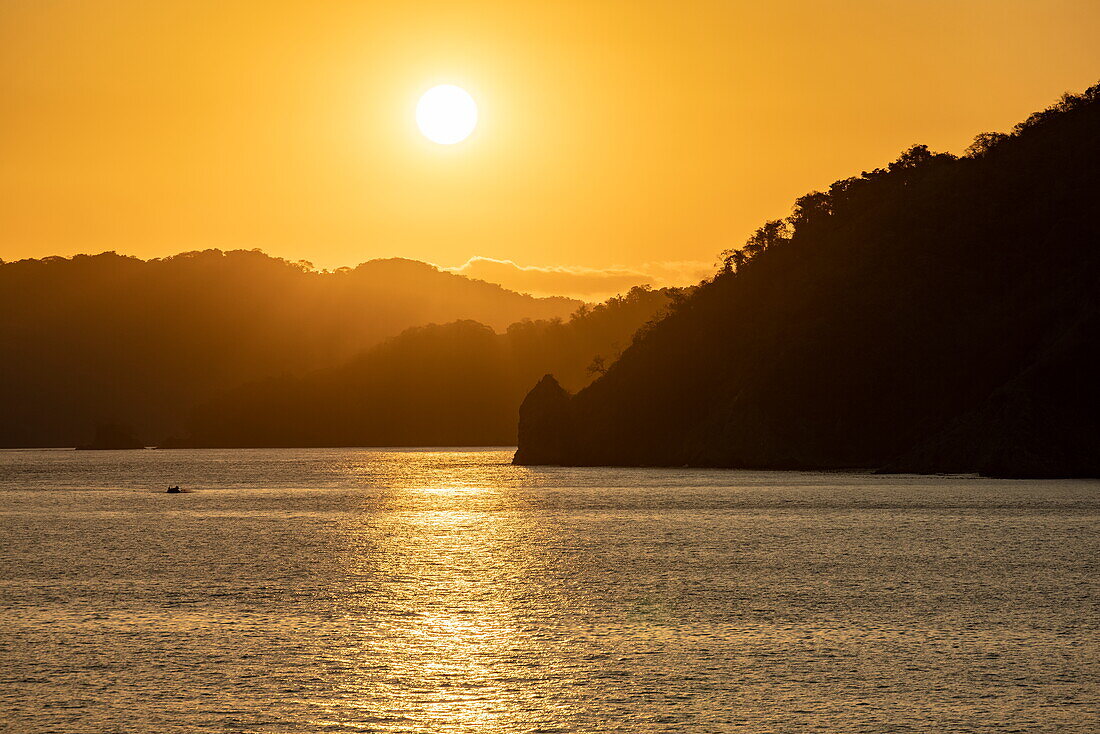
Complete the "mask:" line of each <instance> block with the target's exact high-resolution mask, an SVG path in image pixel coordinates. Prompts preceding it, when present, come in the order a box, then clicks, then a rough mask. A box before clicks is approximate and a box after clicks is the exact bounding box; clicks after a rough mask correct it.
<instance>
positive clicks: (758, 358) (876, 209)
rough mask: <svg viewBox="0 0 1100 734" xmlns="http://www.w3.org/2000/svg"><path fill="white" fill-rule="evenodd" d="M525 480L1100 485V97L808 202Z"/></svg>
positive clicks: (666, 331)
mask: <svg viewBox="0 0 1100 734" xmlns="http://www.w3.org/2000/svg"><path fill="white" fill-rule="evenodd" d="M724 259H725V267H724V268H723V269H722V271H721V272H720V273H719V274H718V275H717V276H716V277H715V278H714V279H713V281H711V282H707V283H705V284H703V285H702V286H700V287H699V288H698V289H696V290H695V292H694V293H693V294H692V295H691V296H690V297H689V298H686V299H684V300H683V301H682V302H680V303H678V304H677V305H676V306H675V307H674V308H673V310H672V312H671V313H670V315H669V316H668V317H667V318H665V319H664V320H662V321H661V322H659V323H657V324H655V325H654V326H653V327H652V328H650V329H648V330H647V331H646V332H645V333H644V334H641V335H640V336H639V338H638V339H636V340H635V342H634V344H633V346H631V347H630V348H629V349H628V350H626V352H625V353H624V354H623V355H622V357H621V358H620V359H619V360H618V361H617V362H616V363H615V364H614V365H613V366H612V367H611V368H610V369H609V370H608V371H607V373H606V374H605V375H604V376H602V377H601V378H600V379H598V380H596V381H595V382H594V383H593V384H591V385H590V386H588V387H587V388H585V389H583V390H581V391H580V392H579V393H577V394H576V395H574V396H569V395H568V394H567V393H565V392H564V391H562V390H561V388H560V387H559V386H558V385H556V384H554V381H553V379H552V378H546V379H544V380H543V381H542V382H540V383H539V385H538V386H537V387H536V388H535V389H534V390H533V391H532V392H531V394H530V395H528V397H527V399H526V400H525V402H524V404H523V407H522V408H521V412H520V433H519V450H518V451H517V453H516V458H515V461H516V462H517V463H521V464H545V463H550V464H617V465H685V464H687V465H697V466H725V467H744V468H789V469H834V468H852V467H866V468H879V469H886V470H891V471H920V472H982V473H985V474H991V475H999V476H1039V477H1041V476H1098V475H1100V410H1098V409H1100V386H1098V381H1097V375H1100V348H1098V336H1100V328H1098V327H1100V316H1098V303H1097V300H1098V295H1100V85H1098V86H1094V87H1092V88H1091V89H1089V90H1088V91H1087V92H1085V93H1084V94H1081V95H1067V96H1065V97H1063V99H1062V100H1061V101H1060V102H1059V103H1058V104H1056V105H1054V106H1053V107H1051V108H1050V109H1048V110H1044V111H1042V112H1039V113H1036V114H1035V115H1032V116H1031V117H1030V118H1028V119H1027V120H1026V121H1024V122H1023V123H1021V124H1020V125H1018V126H1017V127H1016V128H1015V130H1014V131H1013V132H1012V133H1010V134H999V133H986V134H982V135H979V136H978V137H977V138H976V140H975V142H974V144H973V145H972V146H971V148H970V150H969V151H968V152H967V154H966V155H965V156H963V157H959V158H956V157H954V156H951V155H946V154H937V153H933V152H931V151H929V150H928V148H927V147H925V146H914V147H912V148H910V149H909V150H907V151H905V152H904V153H903V154H902V155H901V157H900V158H899V159H898V160H896V161H894V162H893V163H891V164H890V165H889V166H888V167H886V168H885V169H876V170H874V171H869V172H864V173H863V174H862V175H860V176H856V177H853V178H849V179H845V180H842V181H837V182H836V183H834V184H833V185H832V186H831V187H830V188H829V190H828V191H825V192H817V191H815V192H812V193H810V194H807V195H806V196H803V197H801V198H799V199H798V200H797V201H796V202H795V205H794V208H793V212H792V214H791V216H790V217H789V218H787V219H786V220H783V221H773V222H768V223H766V224H765V225H764V226H762V227H761V228H760V229H759V230H758V231H757V232H756V233H755V234H754V235H753V236H752V237H751V238H750V239H749V241H748V242H747V243H746V245H745V246H744V247H742V248H738V249H736V250H731V251H728V252H726V253H724Z"/></svg>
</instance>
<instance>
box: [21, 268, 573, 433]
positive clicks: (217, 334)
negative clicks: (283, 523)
mask: <svg viewBox="0 0 1100 734" xmlns="http://www.w3.org/2000/svg"><path fill="white" fill-rule="evenodd" d="M581 305H582V304H581V302H580V301H575V300H572V299H568V298H534V297H532V296H528V295H524V294H520V293H516V292H514V291H509V290H507V289H505V288H502V287H501V286H499V285H495V284H491V283H486V282H484V281H478V280H471V279H469V278H466V277H464V276H461V275H456V274H454V273H448V272H443V271H440V270H439V269H437V268H436V267H435V266H432V265H429V264H427V263H422V262H418V261H414V260H405V259H399V258H394V259H388V260H372V261H369V262H365V263H363V264H362V265H359V266H358V267H355V268H341V269H339V270H336V271H333V272H319V271H316V270H313V269H312V267H311V266H309V265H308V264H307V263H292V262H288V261H286V260H281V259H279V258H274V257H271V256H268V255H265V254H263V253H262V252H259V251H243V250H234V251H229V252H222V251H220V250H205V251H201V252H187V253H183V254H180V255H176V256H173V257H167V258H162V259H154V260H140V259H138V258H135V257H125V256H121V255H118V254H116V253H113V252H107V253H102V254H99V255H77V256H75V257H72V258H62V257H48V258H43V259H40V260H20V261H16V262H7V263H0V345H2V347H0V349H2V350H3V351H2V355H0V356H2V357H3V358H2V359H0V405H3V417H4V420H3V421H0V446H2V447H21V446H76V445H84V444H89V443H91V442H93V437H94V435H95V432H96V427H97V426H98V425H100V424H103V423H111V424H119V425H125V426H130V427H132V429H133V430H134V431H135V432H136V434H137V435H138V436H141V437H143V438H145V437H148V438H149V440H150V441H151V442H154V443H155V442H157V441H159V440H161V439H162V438H163V437H165V436H168V435H172V434H175V433H178V432H179V431H181V430H182V429H183V426H184V423H185V422H186V420H187V419H188V418H189V416H190V414H191V412H192V410H193V408H194V406H195V405H197V404H199V403H202V402H205V401H207V400H210V399H212V398H213V397H214V396H215V395H216V394H218V393H220V392H222V391H225V390H228V389H230V388H233V387H236V386H238V385H240V384H243V383H246V382H249V381H254V380H260V379H265V378H272V377H277V376H282V375H288V374H297V373H301V372H305V371H309V370H316V369H323V368H327V367H333V366H336V365H339V364H342V363H344V362H346V361H347V360H349V359H351V358H352V357H353V356H354V355H356V354H358V353H360V352H362V351H363V350H364V349H367V348H369V347H371V346H373V345H376V344H378V343H380V342H382V341H383V340H385V339H387V338H390V337H393V336H395V335H397V334H398V333H400V332H402V331H404V330H405V329H408V328H409V327H412V326H419V325H423V324H429V323H433V322H435V323H444V322H450V321H456V320H462V319H470V320H475V321H477V322H480V323H483V324H486V325H487V326H489V327H490V328H492V329H497V330H503V329H505V328H507V327H508V326H509V325H510V324H513V323H515V322H518V321H522V320H524V319H536V320H537V319H556V318H557V319H561V318H568V316H569V315H570V314H571V313H573V312H574V311H575V310H576V309H577V308H578V307H580V306H581Z"/></svg>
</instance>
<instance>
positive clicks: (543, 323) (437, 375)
mask: <svg viewBox="0 0 1100 734" xmlns="http://www.w3.org/2000/svg"><path fill="white" fill-rule="evenodd" d="M678 296H679V292H678V291H668V290H659V291H655V290H649V289H647V288H634V289H632V290H631V291H630V292H629V293H627V294H625V295H623V296H617V297H615V298H612V299H610V300H609V301H607V302H606V303H603V304H600V305H597V306H594V307H589V306H582V307H581V308H579V309H578V310H577V312H576V313H575V314H574V315H573V316H572V318H570V319H569V320H567V321H563V320H561V319H549V320H545V319H544V320H530V319H526V320H523V321H520V322H517V323H515V324H512V325H511V326H509V327H508V329H507V330H506V331H505V332H504V333H503V334H498V333H496V332H495V331H494V330H493V329H491V328H489V327H488V326H486V325H484V324H480V323H478V322H476V321H457V322H453V323H449V324H443V325H436V324H431V325H427V326H420V327H415V328H412V329H409V330H408V331H406V332H404V333H403V334H401V335H399V336H397V337H395V338H393V339H390V340H388V341H386V342H385V343H383V344H381V345H379V346H377V347H375V348H373V349H370V350H367V351H366V352H364V353H363V354H361V355H359V356H358V357H356V358H355V359H353V360H351V361H349V362H348V363H346V364H343V365H341V366H339V367H336V368H331V369H325V370H316V371H313V372H310V373H307V374H304V375H284V376H281V377H277V378H272V379H267V380H260V381H255V382H251V383H249V384H247V385H243V386H241V387H239V388H237V389H233V390H229V391H226V392H224V393H220V394H218V395H216V396H214V397H213V398H212V399H210V400H207V401H205V402H204V403H203V404H201V405H200V406H199V407H198V408H197V409H196V410H195V411H194V414H193V416H192V417H191V420H190V421H189V423H188V430H187V432H186V433H185V434H184V435H182V436H180V437H177V438H176V439H175V440H174V441H172V442H171V445H177V446H469V445H513V444H515V441H516V413H517V410H518V408H519V403H520V401H521V400H522V399H523V395H524V393H525V392H526V389H527V387H528V386H529V385H530V384H531V383H532V382H533V381H534V380H535V378H537V377H538V376H539V375H541V374H543V373H544V372H547V371H553V372H555V373H557V374H559V375H561V376H562V380H563V381H564V382H565V384H567V385H569V386H570V388H571V389H579V388H581V387H583V386H584V385H586V384H588V383H589V382H590V381H591V380H592V378H593V377H595V376H596V375H598V374H600V373H601V372H602V371H603V370H604V369H605V368H606V365H608V364H611V363H612V362H613V361H614V359H615V358H616V357H617V356H618V353H619V352H620V351H621V350H622V349H623V348H625V347H626V346H627V345H628V344H629V343H630V340H631V337H632V336H633V334H634V332H635V331H636V330H637V329H638V327H640V326H642V325H643V324H645V323H646V322H647V321H650V320H653V319H656V318H658V317H659V316H660V315H661V314H662V313H663V311H664V309H665V308H666V306H667V305H668V303H669V302H670V299H672V298H673V297H678Z"/></svg>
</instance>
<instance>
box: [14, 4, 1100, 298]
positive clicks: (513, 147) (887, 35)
mask: <svg viewBox="0 0 1100 734" xmlns="http://www.w3.org/2000/svg"><path fill="white" fill-rule="evenodd" d="M0 2H2V3H3V5H2V10H0V104H2V109H0V223H2V227H0V258H3V259H5V260H12V259H17V258H22V257H40V256H45V255H51V254H62V255H69V254H74V253H77V252H99V251H102V250H109V249H113V250H117V251H119V252H123V253H128V254H135V255H139V256H142V257H152V256H161V255H167V254H172V253H175V252H179V251H182V250H190V249H201V248H207V247H219V248H222V249H232V248H238V247H242V248H253V247H259V248H261V249H263V250H265V251H267V252H270V253H272V254H275V255H279V256H283V257H287V258H289V259H294V260H297V259H305V260H310V261H312V262H314V263H315V264H316V265H318V266H320V267H336V266H340V265H354V264H356V263H359V262H362V261H363V260H367V259H371V258H375V257H387V256H403V257H410V258H416V259H422V260H427V261H430V262H434V263H437V264H439V265H442V266H449V267H456V268H457V267H459V266H462V265H463V264H464V263H467V261H468V260H470V259H471V258H488V259H489V260H480V259H478V260H474V262H473V263H471V264H468V265H467V268H468V269H469V268H473V269H475V270H476V269H477V268H484V267H487V266H494V267H498V268H499V266H497V265H494V264H493V263H492V262H491V261H492V260H507V261H513V262H514V263H517V264H519V265H521V266H534V267H538V268H558V269H563V268H564V269H565V270H566V271H572V270H575V271H576V272H577V273H578V274H579V275H578V277H580V276H583V275H584V274H588V275H592V274H593V273H596V274H598V272H597V271H599V270H602V269H608V268H614V269H615V272H616V273H621V272H639V273H644V272H650V271H653V272H656V271H661V272H663V273H665V275H663V276H660V277H662V278H663V277H667V278H668V279H671V280H675V279H676V278H677V277H680V276H677V275H676V273H681V272H682V273H691V277H694V274H695V273H696V271H698V269H699V268H700V267H702V268H707V267H709V266H710V265H711V264H712V263H713V262H714V261H715V259H716V258H715V255H716V253H717V252H718V251H719V250H721V249H723V248H725V247H728V246H730V245H731V244H739V243H741V242H742V241H743V240H744V238H745V237H746V236H747V234H748V233H749V232H751V230H752V229H754V228H755V227H756V226H757V225H758V224H760V223H761V222H762V221H763V220H765V219H768V218H772V217H778V216H783V215H784V214H786V213H787V211H788V209H789V207H790V204H791V201H792V199H793V198H794V197H796V196H798V195H800V194H802V193H805V192H806V191H808V190H810V189H813V188H816V187H823V186H827V185H828V184H829V183H830V182H832V181H833V180H834V179H837V178H841V177H844V176H848V175H851V174H858V173H859V172H860V171H861V170H863V169H867V168H873V167H875V166H878V165H882V164H884V163H886V162H887V161H889V160H891V159H893V158H894V157H896V154H897V153H898V152H899V151H900V150H901V149H902V148H904V147H906V146H908V145H910V144H912V143H916V142H925V143H928V144H929V145H931V146H932V147H933V148H936V149H941V150H949V151H953V152H961V151H962V150H963V149H964V148H965V147H966V145H967V144H968V143H969V141H970V139H971V138H972V137H973V135H974V134H975V133H977V132H979V131H986V130H1006V129H1008V128H1010V127H1011V126H1012V124H1014V123H1015V122H1017V121H1019V120H1020V119H1022V118H1023V117H1025V116H1026V115H1027V114H1028V113H1030V112H1032V111H1034V110H1036V109H1039V108H1041V107H1044V106H1046V105H1047V104H1049V103H1051V102H1053V101H1054V100H1055V99H1056V98H1057V97H1058V96H1059V95H1060V94H1061V93H1062V92H1064V91H1079V90H1082V89H1084V88H1085V87H1087V86H1089V85H1090V84H1092V83H1095V82H1096V81H1097V80H1098V79H1100V43H1097V42H1096V32H1097V29H1098V28H1100V2H1096V0H1084V1H1081V2H1059V1H1057V0H1043V1H1041V2H1040V1H1039V0H1028V1H1026V2H1024V1H1019V0H990V1H983V2H971V1H967V0H952V1H947V0H943V1H940V0H922V1H919V2H918V1H914V2H896V1H891V0H867V1H864V2H831V3H827V2H821V1H819V0H815V1H810V0H788V1H787V2H760V3H743V2H687V1H686V0H679V1H678V2H667V3H666V2H662V3H657V2H644V1H643V2H639V1H638V0H634V1H632V2H614V3H612V2H602V3H601V2H595V1H594V0H588V1H587V2H553V3H522V2H517V1H516V0H509V1H507V2H469V3H462V2H380V3H371V2H364V1H362V0H360V1H357V2H341V1H338V0H326V1H324V2H317V1H316V0H314V1H304V2H279V1H277V0H252V1H246V0H218V1H217V2H204V1H202V0H186V1H182V0H158V1H157V2H149V1H148V0H114V1H105V0H81V1H76V0H53V1H50V2H46V1H45V0H0ZM440 83H454V84H458V85H460V86H462V87H464V88H465V89H467V90H468V91H469V92H470V93H471V94H472V95H473V96H474V97H475V99H476V100H477V102H478V104H479V107H480V116H481V121H480V125H479V127H478V129H477V130H476V131H475V133H474V135H473V136H472V137H471V138H470V139H468V140H467V141H465V142H464V143H461V144H459V145H456V146H450V147H447V146H438V145H435V144H433V143H430V142H428V141H426V140H425V139H424V138H422V137H421V136H420V134H419V133H418V132H417V130H416V126H415V124H414V121H413V109H414V106H415V104H416V100H417V98H418V96H419V94H420V93H421V92H422V91H424V90H425V89H427V88H428V87H431V86H433V85H435V84H440ZM662 269H663V270H662ZM670 273H671V275H670ZM527 275H529V276H530V275H537V273H534V272H533V271H527ZM682 277H685V278H686V277H689V276H687V275H684V276H682Z"/></svg>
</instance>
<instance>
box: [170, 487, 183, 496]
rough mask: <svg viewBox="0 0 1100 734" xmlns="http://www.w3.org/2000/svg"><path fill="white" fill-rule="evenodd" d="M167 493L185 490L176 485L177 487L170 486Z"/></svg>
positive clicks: (177, 492) (181, 492)
mask: <svg viewBox="0 0 1100 734" xmlns="http://www.w3.org/2000/svg"><path fill="white" fill-rule="evenodd" d="M167 493H168V494H183V490H182V489H180V488H179V487H178V486H176V487H169V488H168V492H167Z"/></svg>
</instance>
